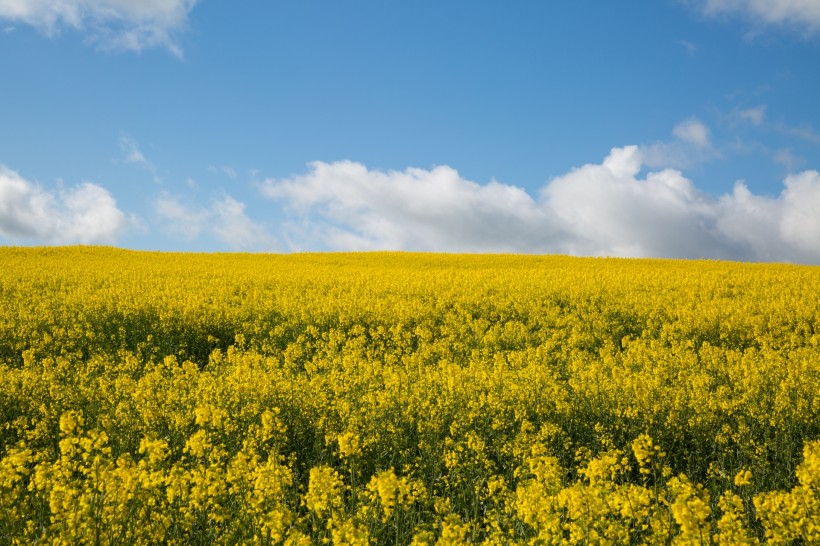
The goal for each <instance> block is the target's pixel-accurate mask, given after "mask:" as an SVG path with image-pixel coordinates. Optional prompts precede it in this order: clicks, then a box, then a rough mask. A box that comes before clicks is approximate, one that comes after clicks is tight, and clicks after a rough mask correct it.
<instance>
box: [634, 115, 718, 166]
mask: <svg viewBox="0 0 820 546" xmlns="http://www.w3.org/2000/svg"><path fill="white" fill-rule="evenodd" d="M672 134H673V135H674V137H675V138H674V139H672V140H669V141H666V142H655V143H653V144H646V145H643V146H641V149H640V153H641V160H642V162H643V164H644V165H646V166H647V167H650V168H675V169H684V168H686V167H690V166H692V165H694V164H696V163H701V162H703V161H708V160H711V159H714V158H715V157H719V156H720V153H719V152H718V150H716V149H715V147H714V146H713V145H712V141H711V137H710V131H709V127H707V126H706V125H705V124H704V123H703V122H702V121H700V120H698V119H697V118H690V119H687V120H684V121H682V122H680V123H678V124H677V125H676V126H675V127H674V129H673V130H672Z"/></svg>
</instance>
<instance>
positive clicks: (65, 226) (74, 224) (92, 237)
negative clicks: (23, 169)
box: [0, 166, 127, 244]
mask: <svg viewBox="0 0 820 546" xmlns="http://www.w3.org/2000/svg"><path fill="white" fill-rule="evenodd" d="M126 224H127V221H126V217H125V215H124V214H123V213H122V211H120V210H119V209H118V208H117V203H116V201H115V200H114V198H113V197H112V196H111V194H110V193H109V192H108V191H107V190H106V189H105V188H102V187H100V186H98V185H96V184H92V183H90V182H84V183H82V184H80V185H78V186H75V187H73V188H70V189H68V190H65V189H63V188H58V190H57V191H56V192H53V191H47V190H45V189H43V188H41V187H39V186H38V185H36V184H32V183H31V182H28V181H27V180H25V179H24V178H23V177H21V176H20V175H19V174H18V173H16V172H14V171H12V170H9V169H7V168H5V167H2V166H0V237H3V238H5V239H9V240H11V241H33V242H41V243H57V244H62V243H83V244H88V243H110V242H113V241H115V240H116V239H117V237H118V236H119V234H120V233H121V232H122V231H123V230H124V229H125V226H126Z"/></svg>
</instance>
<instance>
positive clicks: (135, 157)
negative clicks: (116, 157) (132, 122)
mask: <svg viewBox="0 0 820 546" xmlns="http://www.w3.org/2000/svg"><path fill="white" fill-rule="evenodd" d="M120 151H121V152H122V157H123V161H124V162H126V163H136V164H138V165H147V164H148V160H147V159H145V156H144V155H143V154H142V151H140V149H139V146H137V143H136V142H135V141H134V139H133V138H131V137H129V136H127V135H120Z"/></svg>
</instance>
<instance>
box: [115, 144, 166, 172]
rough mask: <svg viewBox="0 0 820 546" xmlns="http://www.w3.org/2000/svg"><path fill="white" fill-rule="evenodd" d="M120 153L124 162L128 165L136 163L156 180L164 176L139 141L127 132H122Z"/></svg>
mask: <svg viewBox="0 0 820 546" xmlns="http://www.w3.org/2000/svg"><path fill="white" fill-rule="evenodd" d="M119 144H120V154H121V157H122V162H123V163H125V164H128V165H136V166H138V167H141V168H143V169H145V170H146V171H148V172H149V173H151V176H152V177H153V179H154V182H161V181H162V178H161V177H160V176H159V174H158V173H157V168H156V167H155V166H154V164H153V163H152V162H151V161H150V160H149V159H148V158H147V157H145V154H143V153H142V150H140V148H139V146H138V145H137V142H136V141H135V140H134V139H133V138H131V137H130V136H128V135H126V134H121V135H120V139H119Z"/></svg>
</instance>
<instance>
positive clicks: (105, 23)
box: [0, 0, 197, 57]
mask: <svg viewBox="0 0 820 546" xmlns="http://www.w3.org/2000/svg"><path fill="white" fill-rule="evenodd" d="M196 3H197V0H151V1H144V0H60V1H59V2H55V1H47V0H0V18H2V19H6V20H9V21H13V22H21V23H26V24H29V25H32V26H34V27H36V28H38V29H40V30H41V31H43V32H44V33H45V34H46V35H48V36H55V35H57V34H58V33H59V32H60V31H61V30H62V29H64V28H70V29H74V30H77V31H80V32H82V33H83V34H84V35H85V38H86V41H87V42H88V43H90V44H93V45H96V46H97V47H99V48H101V49H105V50H113V51H134V52H140V51H143V50H145V49H150V48H154V47H164V48H166V49H168V50H169V51H170V52H171V53H173V54H174V55H176V56H178V57H181V56H182V47H181V46H180V44H179V39H178V37H179V34H180V33H181V32H182V31H183V30H184V29H185V28H186V26H187V21H188V13H189V12H190V11H191V10H192V9H193V8H194V6H195V5H196Z"/></svg>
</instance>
